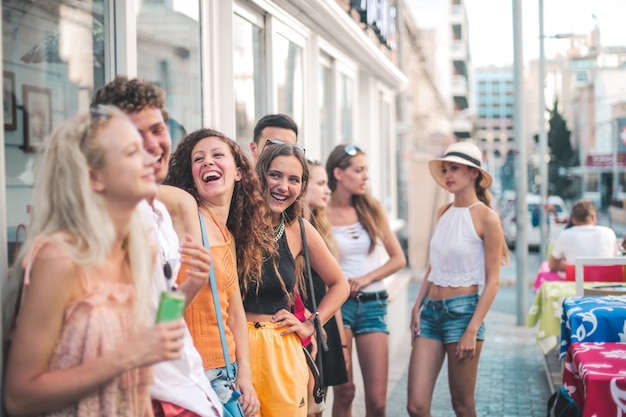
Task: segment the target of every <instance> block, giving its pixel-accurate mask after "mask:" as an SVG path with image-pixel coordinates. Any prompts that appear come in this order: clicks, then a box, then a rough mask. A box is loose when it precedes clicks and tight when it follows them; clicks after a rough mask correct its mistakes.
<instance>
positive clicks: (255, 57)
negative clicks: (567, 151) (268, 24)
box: [233, 15, 267, 145]
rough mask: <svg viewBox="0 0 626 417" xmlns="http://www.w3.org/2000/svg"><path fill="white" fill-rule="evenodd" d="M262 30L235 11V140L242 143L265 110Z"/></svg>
mask: <svg viewBox="0 0 626 417" xmlns="http://www.w3.org/2000/svg"><path fill="white" fill-rule="evenodd" d="M262 32H263V30H262V28H260V27H258V26H256V25H253V24H252V23H251V22H249V21H248V20H245V19H244V18H242V17H241V16H239V15H235V18H234V35H235V40H234V43H235V48H234V57H233V59H234V68H235V74H234V75H235V117H236V123H237V141H239V142H240V143H241V144H242V145H243V144H248V143H249V142H251V141H252V139H253V130H254V125H255V124H256V121H257V120H259V119H260V118H261V117H262V116H263V115H265V114H266V113H267V112H266V110H265V106H264V104H263V100H264V98H265V97H266V94H265V84H264V82H263V80H264V79H265V71H264V65H263V53H262V51H263V44H262Z"/></svg>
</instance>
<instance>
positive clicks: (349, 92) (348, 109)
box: [340, 74, 354, 143]
mask: <svg viewBox="0 0 626 417" xmlns="http://www.w3.org/2000/svg"><path fill="white" fill-rule="evenodd" d="M340 85H341V98H340V100H341V101H340V103H341V110H340V114H341V142H345V143H351V142H352V118H353V112H354V104H353V97H354V81H352V79H351V78H350V77H348V76H347V75H346V74H341V81H340Z"/></svg>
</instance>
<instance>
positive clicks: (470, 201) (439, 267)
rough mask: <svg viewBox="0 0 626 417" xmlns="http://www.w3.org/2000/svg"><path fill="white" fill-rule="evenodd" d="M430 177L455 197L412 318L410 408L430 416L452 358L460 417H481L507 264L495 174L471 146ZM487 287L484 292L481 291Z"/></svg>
mask: <svg viewBox="0 0 626 417" xmlns="http://www.w3.org/2000/svg"><path fill="white" fill-rule="evenodd" d="M429 168H430V172H431V175H432V176H433V178H434V179H435V181H436V182H437V183H438V184H439V185H440V186H441V187H443V188H445V189H446V190H448V191H449V192H450V193H452V194H454V201H453V202H452V203H450V204H445V205H444V206H442V207H441V208H440V209H439V210H438V212H437V227H436V229H435V232H434V234H433V236H432V239H431V241H430V265H429V267H428V269H427V270H426V275H425V277H424V281H423V283H422V286H421V288H420V291H419V294H418V296H417V300H416V301H415V305H414V306H413V311H412V315H411V331H412V332H413V335H412V336H413V337H412V346H413V350H412V352H411V361H410V365H409V386H408V398H409V400H408V406H407V409H408V411H409V414H410V415H411V417H416V416H430V415H431V414H430V406H431V401H432V395H433V390H434V387H435V382H436V381H437V376H438V374H439V371H440V370H441V366H442V365H443V362H444V359H445V357H446V355H447V356H448V384H449V387H450V395H451V398H452V406H453V408H454V411H455V413H456V415H457V416H476V407H475V401H474V388H475V385H476V374H477V370H478V359H479V357H480V351H481V348H482V345H483V341H484V340H485V326H484V324H483V320H484V319H485V316H486V315H487V312H488V311H489V309H490V308H491V304H492V303H493V300H494V298H495V296H496V292H497V291H498V286H499V281H500V265H501V264H503V263H505V262H506V261H507V260H508V251H507V248H506V245H505V242H504V235H503V233H502V226H501V224H500V219H499V217H498V215H497V213H496V212H495V211H493V210H492V209H491V208H490V203H491V195H490V193H489V192H488V191H487V188H488V187H489V186H490V185H491V183H492V178H491V175H490V174H489V173H488V172H487V171H486V170H484V169H483V168H482V167H481V152H480V150H479V149H478V148H477V147H476V146H475V145H474V144H472V143H468V142H459V143H454V144H452V145H450V146H449V147H448V149H446V153H445V155H444V157H443V158H437V159H434V160H432V161H430V163H429ZM481 287H482V292H481V291H480V289H481Z"/></svg>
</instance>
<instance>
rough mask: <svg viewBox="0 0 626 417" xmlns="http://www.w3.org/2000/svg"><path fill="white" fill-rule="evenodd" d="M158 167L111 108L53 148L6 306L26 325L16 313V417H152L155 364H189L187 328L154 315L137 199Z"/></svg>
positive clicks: (71, 125) (74, 123) (8, 387)
mask: <svg viewBox="0 0 626 417" xmlns="http://www.w3.org/2000/svg"><path fill="white" fill-rule="evenodd" d="M154 163H155V159H154V158H153V157H152V156H150V155H149V154H147V153H146V152H144V150H143V146H142V141H141V137H140V136H139V134H138V133H137V130H136V129H135V127H134V126H133V124H132V123H131V122H130V120H129V119H128V118H127V117H126V116H125V115H124V114H123V113H121V112H120V111H118V110H116V109H114V108H111V107H105V106H103V107H99V108H97V109H95V110H92V111H91V113H90V114H85V115H81V116H78V117H76V118H74V119H71V120H69V121H68V122H66V123H64V124H62V125H61V126H60V127H59V128H58V129H57V130H56V132H55V133H54V135H53V136H52V138H51V139H50V142H49V143H48V144H47V146H46V150H45V152H44V155H43V159H42V161H41V163H40V165H39V169H38V174H37V176H36V178H37V182H36V184H35V191H34V207H35V210H34V216H33V223H32V225H31V227H30V232H29V234H28V237H27V240H26V242H25V243H24V245H23V247H22V250H21V252H20V255H19V257H18V260H17V262H16V268H15V269H16V271H15V273H14V275H13V276H12V278H11V280H10V283H9V285H10V287H11V288H10V290H9V291H7V299H5V302H6V303H4V305H5V306H7V304H11V305H12V306H13V307H15V306H16V305H19V311H18V312H17V319H15V320H14V317H15V312H16V310H15V309H14V308H11V306H9V309H8V311H5V313H7V315H6V316H5V317H6V318H7V322H5V329H13V332H12V337H11V340H10V350H9V354H8V362H7V369H6V379H5V386H4V400H5V402H4V405H5V407H6V410H7V411H8V413H9V415H48V414H54V415H67V416H70V415H71V416H75V415H78V416H82V415H90V416H91V415H98V416H129V417H130V416H148V415H151V414H152V408H151V403H150V395H149V392H148V387H149V385H150V383H151V381H152V377H151V369H150V366H149V365H152V364H154V363H157V362H159V361H162V360H169V359H176V358H178V357H179V356H180V349H181V346H182V344H181V341H180V339H181V338H182V336H183V331H184V324H183V322H182V320H181V321H173V322H169V323H163V324H158V325H156V326H155V325H153V321H152V320H153V319H152V318H151V317H150V313H149V297H150V295H151V281H152V272H153V267H154V256H155V253H154V247H155V245H154V244H151V245H147V244H146V242H147V241H148V238H147V237H148V231H147V229H146V227H145V225H144V223H143V221H142V220H141V218H140V216H139V212H138V211H137V204H138V203H139V202H140V201H141V200H143V199H145V198H150V197H153V196H154V195H155V193H156V187H157V185H156V182H155V179H154ZM20 292H21V294H20ZM20 301H21V302H20ZM7 316H8V317H7Z"/></svg>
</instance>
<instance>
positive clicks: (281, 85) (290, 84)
mask: <svg viewBox="0 0 626 417" xmlns="http://www.w3.org/2000/svg"><path fill="white" fill-rule="evenodd" d="M273 51H274V57H275V58H274V79H275V82H276V87H277V96H276V101H277V105H278V112H279V113H286V114H288V115H290V116H291V117H293V119H294V120H295V121H296V123H297V124H298V126H299V127H300V128H302V112H303V96H304V88H303V79H302V78H303V75H302V48H300V47H299V46H298V45H296V44H294V43H293V42H291V41H290V40H289V39H287V38H285V37H283V36H281V35H277V36H276V43H275V45H274V50H273Z"/></svg>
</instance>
